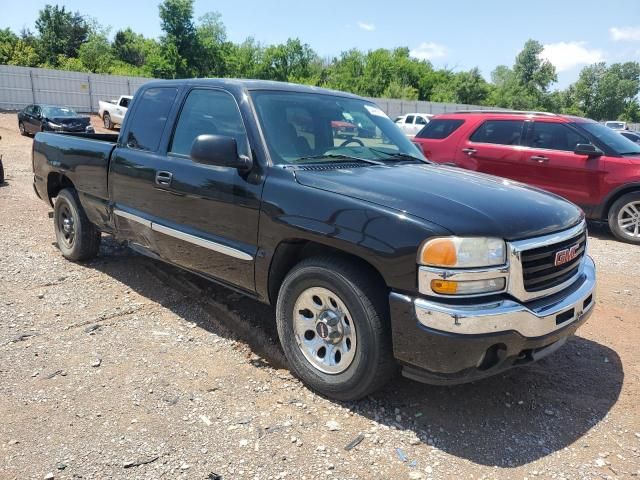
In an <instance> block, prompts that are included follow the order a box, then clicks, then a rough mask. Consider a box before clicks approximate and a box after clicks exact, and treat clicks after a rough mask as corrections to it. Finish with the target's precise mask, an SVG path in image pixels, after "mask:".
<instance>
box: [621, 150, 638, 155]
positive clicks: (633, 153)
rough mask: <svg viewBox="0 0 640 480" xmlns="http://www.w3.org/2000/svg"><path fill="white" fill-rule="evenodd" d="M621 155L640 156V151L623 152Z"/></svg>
mask: <svg viewBox="0 0 640 480" xmlns="http://www.w3.org/2000/svg"><path fill="white" fill-rule="evenodd" d="M620 155H640V151H638V152H622V153H621V154H620Z"/></svg>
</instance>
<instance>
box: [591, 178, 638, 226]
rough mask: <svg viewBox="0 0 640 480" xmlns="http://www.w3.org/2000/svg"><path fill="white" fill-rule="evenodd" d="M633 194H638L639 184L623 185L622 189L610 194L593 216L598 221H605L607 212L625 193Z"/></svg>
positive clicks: (607, 215)
mask: <svg viewBox="0 0 640 480" xmlns="http://www.w3.org/2000/svg"><path fill="white" fill-rule="evenodd" d="M633 192H640V182H634V183H629V184H626V185H623V186H622V187H619V188H617V189H616V190H614V191H613V192H611V193H610V194H609V196H608V197H607V198H606V200H605V201H604V202H603V204H602V206H601V207H600V209H599V210H597V214H596V215H595V217H596V218H597V219H598V220H604V221H607V220H608V217H609V210H611V207H612V206H613V204H614V203H615V202H616V201H617V200H618V199H619V198H620V197H622V196H623V195H626V194H627V193H633Z"/></svg>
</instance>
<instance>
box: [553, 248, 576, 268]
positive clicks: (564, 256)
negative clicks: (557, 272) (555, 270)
mask: <svg viewBox="0 0 640 480" xmlns="http://www.w3.org/2000/svg"><path fill="white" fill-rule="evenodd" d="M578 247H579V245H574V246H573V247H569V248H565V249H564V250H559V251H557V252H556V260H555V262H553V265H554V266H556V267H559V266H560V265H564V264H565V263H568V262H570V261H571V260H575V258H576V257H577V256H578Z"/></svg>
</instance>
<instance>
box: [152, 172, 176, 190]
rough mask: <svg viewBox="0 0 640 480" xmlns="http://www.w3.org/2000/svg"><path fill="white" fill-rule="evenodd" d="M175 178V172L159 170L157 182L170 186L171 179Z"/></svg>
mask: <svg viewBox="0 0 640 480" xmlns="http://www.w3.org/2000/svg"><path fill="white" fill-rule="evenodd" d="M172 178H173V173H171V172H165V171H162V170H161V171H159V172H156V184H158V185H163V186H165V187H166V186H168V185H171V179H172Z"/></svg>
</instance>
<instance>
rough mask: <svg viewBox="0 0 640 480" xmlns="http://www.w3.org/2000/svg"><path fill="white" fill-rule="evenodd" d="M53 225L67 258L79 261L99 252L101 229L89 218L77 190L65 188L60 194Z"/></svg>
mask: <svg viewBox="0 0 640 480" xmlns="http://www.w3.org/2000/svg"><path fill="white" fill-rule="evenodd" d="M65 220H66V221H65ZM53 225H54V230H55V233H56V240H57V242H58V248H59V249H60V251H61V252H62V255H63V256H64V257H65V258H66V259H68V260H72V261H74V262H78V261H83V260H89V259H91V258H93V257H95V256H96V255H97V254H98V249H99V248H100V238H101V235H100V231H99V230H98V229H96V227H95V226H94V225H93V224H92V223H91V222H90V221H89V219H88V218H87V215H86V214H85V212H84V210H83V208H82V206H81V205H80V201H79V200H78V194H77V192H76V191H75V190H73V189H71V188H65V189H64V190H61V191H60V193H59V194H58V197H57V198H56V203H55V206H54V209H53Z"/></svg>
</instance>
